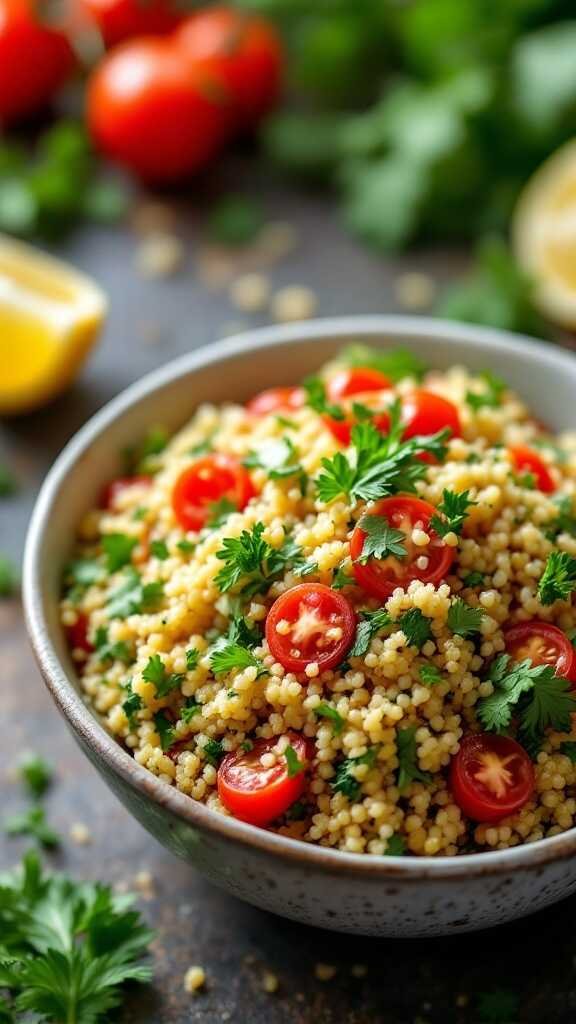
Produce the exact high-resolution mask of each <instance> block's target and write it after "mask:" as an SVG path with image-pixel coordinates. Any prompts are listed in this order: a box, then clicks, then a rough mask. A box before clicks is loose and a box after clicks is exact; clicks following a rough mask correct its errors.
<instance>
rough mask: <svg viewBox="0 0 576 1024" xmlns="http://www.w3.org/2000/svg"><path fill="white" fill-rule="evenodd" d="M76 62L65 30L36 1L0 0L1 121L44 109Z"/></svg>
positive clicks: (26, 115)
mask: <svg viewBox="0 0 576 1024" xmlns="http://www.w3.org/2000/svg"><path fill="white" fill-rule="evenodd" d="M74 65H75V59H74V54H73V51H72V47H71V46H70V43H69V41H68V39H67V37H66V36H65V34H64V32H62V31H61V29H60V28H58V27H56V26H55V25H51V24H50V23H49V22H48V21H47V20H46V18H45V17H44V12H43V10H42V5H41V4H40V3H36V2H35V0H0V122H1V123H2V126H4V125H5V124H7V123H8V122H9V121H17V120H18V119H20V118H23V117H28V116H29V115H30V114H35V113H36V112H37V111H38V110H42V109H43V108H44V107H46V106H47V105H48V104H49V103H50V101H51V100H52V99H53V97H54V95H55V93H56V92H57V91H58V89H59V88H60V86H62V85H63V84H64V82H65V81H66V79H67V78H68V77H69V75H70V73H71V72H72V70H73V68H74Z"/></svg>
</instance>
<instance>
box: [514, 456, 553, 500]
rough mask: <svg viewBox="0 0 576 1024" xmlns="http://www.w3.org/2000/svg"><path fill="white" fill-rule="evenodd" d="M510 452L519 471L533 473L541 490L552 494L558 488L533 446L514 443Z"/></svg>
mask: <svg viewBox="0 0 576 1024" xmlns="http://www.w3.org/2000/svg"><path fill="white" fill-rule="evenodd" d="M508 454H509V456H510V458H511V460H512V465H513V466H514V469H515V470H516V472H517V473H531V474H532V476H533V477H534V480H535V482H536V487H537V488H538V490H539V491H542V492H543V493H544V494H551V493H552V491H555V490H556V484H555V483H554V481H553V479H552V476H551V474H550V470H549V469H548V466H547V465H546V463H545V462H544V460H543V459H541V458H540V456H539V454H538V452H535V451H534V449H533V448H528V446H527V445H525V444H513V445H510V446H509V448H508Z"/></svg>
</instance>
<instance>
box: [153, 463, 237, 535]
mask: <svg viewBox="0 0 576 1024" xmlns="http://www.w3.org/2000/svg"><path fill="white" fill-rule="evenodd" d="M255 493H256V492H255V491H254V488H253V486H252V481H251V479H250V476H249V475H248V473H247V471H246V470H245V469H244V466H242V464H241V463H240V462H238V460H237V459H234V458H232V456H231V455H220V454H216V455H205V456H204V457H203V458H201V459H198V460H197V461H196V462H194V463H192V465H191V466H188V467H187V469H185V470H183V472H182V473H181V474H180V476H179V477H178V479H177V480H176V483H175V484H174V487H173V490H172V508H173V510H174V515H175V516H176V519H177V520H178V522H179V523H180V526H181V527H182V528H183V529H184V530H201V529H202V527H203V526H204V525H205V523H206V520H207V519H208V518H209V516H210V506H211V505H213V504H214V502H216V501H220V499H221V498H228V500H229V501H231V502H233V503H234V504H235V506H236V508H237V509H238V510H239V511H241V510H242V509H243V508H244V507H245V506H246V505H247V504H248V502H249V501H250V498H253V497H254V494H255Z"/></svg>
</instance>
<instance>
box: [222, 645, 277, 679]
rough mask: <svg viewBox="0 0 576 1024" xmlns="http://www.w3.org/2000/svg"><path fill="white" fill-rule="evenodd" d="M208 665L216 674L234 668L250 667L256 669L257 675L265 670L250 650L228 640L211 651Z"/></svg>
mask: <svg viewBox="0 0 576 1024" xmlns="http://www.w3.org/2000/svg"><path fill="white" fill-rule="evenodd" d="M210 665H211V667H212V671H213V672H214V673H215V674H216V675H218V673H220V672H232V671H233V670H234V669H245V668H250V667H253V668H255V669H257V670H258V675H260V674H261V673H262V672H265V671H266V670H265V669H264V665H263V663H262V662H261V661H260V659H259V658H257V657H256V655H254V654H252V651H250V650H248V648H247V647H244V646H242V645H241V644H239V643H234V642H230V641H228V642H226V643H225V644H224V645H223V646H221V647H218V648H217V649H215V650H213V651H212V654H211V655H210Z"/></svg>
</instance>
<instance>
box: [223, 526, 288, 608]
mask: <svg viewBox="0 0 576 1024" xmlns="http://www.w3.org/2000/svg"><path fill="white" fill-rule="evenodd" d="M265 529H266V527H265V526H264V523H255V525H254V526H253V527H252V529H251V530H243V531H242V533H241V534H240V536H239V537H225V538H224V540H223V542H222V545H223V546H222V547H221V548H220V550H219V551H217V552H216V557H217V558H219V559H220V560H221V561H222V562H225V565H224V566H223V567H222V569H220V571H219V572H218V573H217V575H216V577H215V583H216V586H217V587H218V588H219V590H220V591H221V592H222V593H225V592H226V591H228V590H231V589H232V588H235V587H238V585H239V584H242V587H241V590H240V593H241V594H243V595H245V596H247V597H251V596H253V595H254V594H257V593H260V592H261V591H265V590H267V589H268V587H269V586H270V584H271V583H272V582H273V581H274V580H275V579H277V578H278V577H279V576H281V575H282V574H283V573H284V572H285V570H286V569H287V568H290V567H292V568H293V569H294V568H295V569H297V568H299V567H301V566H302V565H303V564H305V559H304V557H303V555H302V550H301V549H300V548H299V547H298V546H297V545H296V544H295V543H294V542H293V541H292V540H291V539H290V538H287V539H286V540H285V542H284V544H283V545H282V547H281V548H273V547H272V546H271V545H270V544H269V543H268V541H266V540H264V539H263V536H262V535H263V533H264V530H265Z"/></svg>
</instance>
